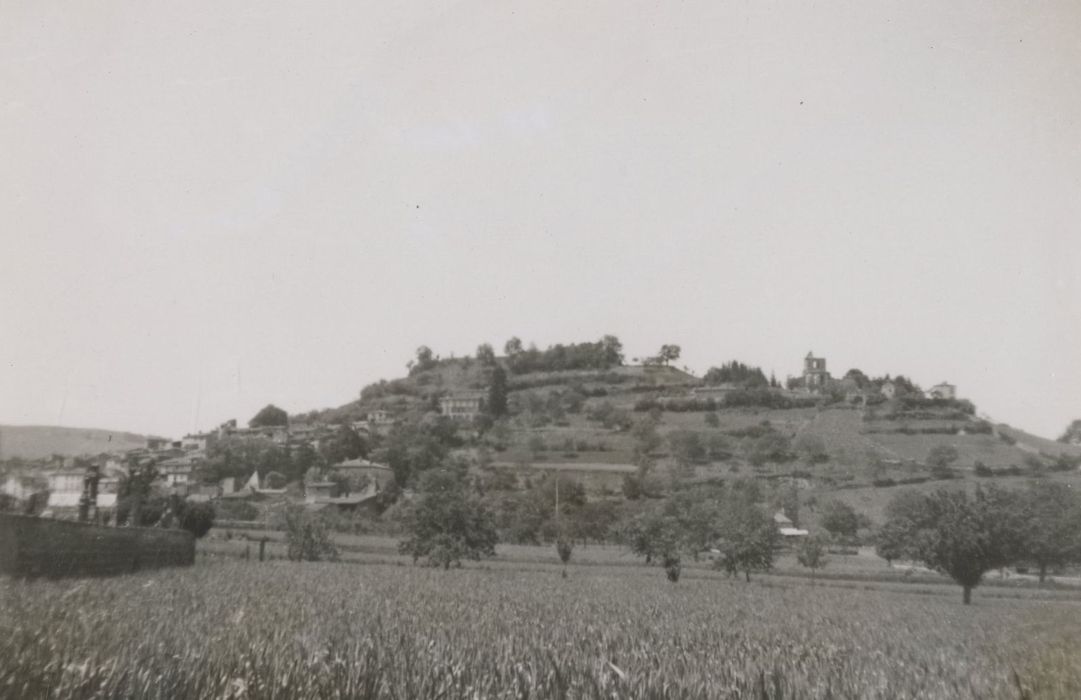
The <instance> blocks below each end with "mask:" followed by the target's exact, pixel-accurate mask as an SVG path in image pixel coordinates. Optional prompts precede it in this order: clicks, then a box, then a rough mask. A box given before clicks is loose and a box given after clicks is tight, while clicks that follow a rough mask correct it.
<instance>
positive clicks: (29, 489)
mask: <svg viewBox="0 0 1081 700" xmlns="http://www.w3.org/2000/svg"><path fill="white" fill-rule="evenodd" d="M46 484H47V482H46V481H45V480H43V479H41V478H40V477H35V476H32V475H30V474H8V476H7V478H6V479H4V483H3V484H2V485H0V493H5V494H7V495H8V496H11V497H12V498H14V499H15V500H17V501H25V500H27V499H29V498H30V497H31V496H33V495H34V494H35V493H38V492H40V491H44V490H45V489H46V488H47V485H46Z"/></svg>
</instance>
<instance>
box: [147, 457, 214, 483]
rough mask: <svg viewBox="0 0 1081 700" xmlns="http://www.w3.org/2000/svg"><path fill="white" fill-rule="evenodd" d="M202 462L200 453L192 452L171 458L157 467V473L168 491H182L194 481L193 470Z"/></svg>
mask: <svg viewBox="0 0 1081 700" xmlns="http://www.w3.org/2000/svg"><path fill="white" fill-rule="evenodd" d="M203 461H204V455H203V453H202V452H192V453H189V454H185V455H182V456H179V457H171V458H169V459H166V460H164V461H163V462H161V464H159V465H158V472H159V473H160V474H161V477H162V479H164V480H165V485H166V486H167V487H169V488H170V489H176V490H179V491H183V490H184V489H186V488H187V486H188V484H189V483H192V482H193V481H194V472H195V469H196V468H197V467H198V466H199V465H200V464H202V463H203Z"/></svg>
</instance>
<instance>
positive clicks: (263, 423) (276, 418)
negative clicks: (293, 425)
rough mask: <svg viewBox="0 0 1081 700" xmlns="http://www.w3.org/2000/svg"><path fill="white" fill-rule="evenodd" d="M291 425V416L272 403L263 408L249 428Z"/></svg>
mask: <svg viewBox="0 0 1081 700" xmlns="http://www.w3.org/2000/svg"><path fill="white" fill-rule="evenodd" d="M285 425H289V414H288V413H286V412H285V411H284V410H282V409H280V408H278V407H277V406H275V405H274V404H272V403H268V404H267V405H266V406H263V408H262V409H260V410H259V412H258V413H256V414H255V415H254V416H253V417H252V419H251V420H250V421H248V427H249V428H269V427H278V426H285Z"/></svg>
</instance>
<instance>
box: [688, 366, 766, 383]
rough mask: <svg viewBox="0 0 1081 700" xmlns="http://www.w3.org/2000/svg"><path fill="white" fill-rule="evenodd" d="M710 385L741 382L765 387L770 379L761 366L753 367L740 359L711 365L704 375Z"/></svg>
mask: <svg viewBox="0 0 1081 700" xmlns="http://www.w3.org/2000/svg"><path fill="white" fill-rule="evenodd" d="M702 379H703V380H704V381H705V383H706V384H708V385H717V384H739V385H742V386H745V387H763V386H768V385H769V380H768V379H766V375H765V374H764V373H763V372H762V369H761V368H760V367H751V366H750V365H745V364H743V363H742V362H740V361H738V360H732V361H731V362H725V363H724V364H723V365H721V366H720V367H710V368H709V370H707V371H706V373H705V375H704V376H703V377H702Z"/></svg>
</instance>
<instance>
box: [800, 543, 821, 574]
mask: <svg viewBox="0 0 1081 700" xmlns="http://www.w3.org/2000/svg"><path fill="white" fill-rule="evenodd" d="M826 559H827V557H826V545H825V543H824V542H823V541H822V539H821V538H819V537H804V538H803V541H802V542H800V543H799V547H797V549H796V561H798V562H799V563H800V566H803V567H806V568H808V569H810V570H811V578H814V576H815V572H816V571H817V570H818V569H821V568H823V567H824V566H825V565H826Z"/></svg>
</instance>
